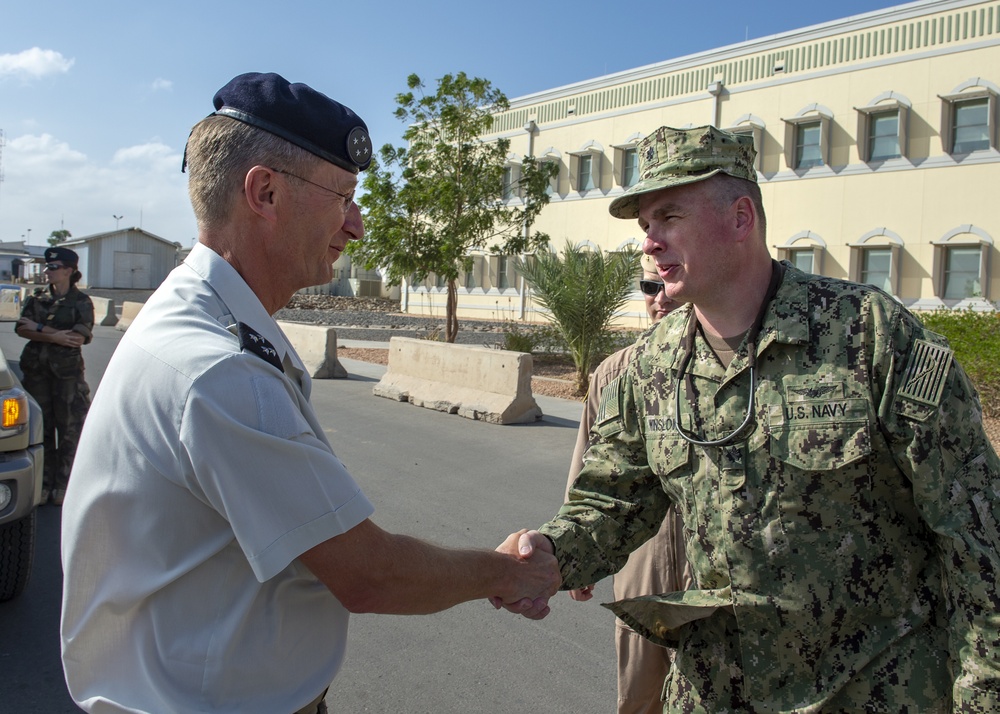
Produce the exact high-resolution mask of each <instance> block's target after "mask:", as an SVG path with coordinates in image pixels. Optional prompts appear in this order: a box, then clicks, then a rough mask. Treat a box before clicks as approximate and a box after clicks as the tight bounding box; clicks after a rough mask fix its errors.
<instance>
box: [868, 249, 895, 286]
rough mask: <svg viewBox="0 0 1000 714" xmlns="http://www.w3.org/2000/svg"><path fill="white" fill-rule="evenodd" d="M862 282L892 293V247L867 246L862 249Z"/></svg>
mask: <svg viewBox="0 0 1000 714" xmlns="http://www.w3.org/2000/svg"><path fill="white" fill-rule="evenodd" d="M861 282H862V283H865V284H867V285H874V286H875V287H877V288H880V289H882V290H885V291H886V292H887V293H892V249H891V248H865V249H864V250H863V251H862V259H861Z"/></svg>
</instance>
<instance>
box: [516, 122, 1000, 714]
mask: <svg viewBox="0 0 1000 714" xmlns="http://www.w3.org/2000/svg"><path fill="white" fill-rule="evenodd" d="M754 153H755V152H754V150H753V146H752V142H751V140H750V139H749V138H747V137H741V136H736V135H732V134H729V133H727V132H723V131H719V130H718V129H715V128H714V127H701V128H698V129H684V130H681V129H671V128H668V127H663V128H661V129H659V130H657V131H656V132H654V133H653V134H652V135H650V136H649V137H647V138H646V139H645V140H644V141H643V142H642V143H641V144H640V145H639V157H640V162H641V168H640V181H639V182H638V183H637V184H636V185H635V186H633V187H632V188H631V189H629V190H628V191H627V192H626V193H625V194H623V195H622V196H621V197H619V198H617V199H616V200H615V201H614V202H612V204H611V213H612V215H614V216H617V217H620V218H638V219H639V225H640V227H642V228H643V230H644V231H645V233H646V239H645V242H644V244H643V250H644V252H646V253H647V254H650V255H652V256H653V258H654V260H655V261H656V264H657V268H658V270H659V273H660V276H661V277H662V278H663V279H664V282H665V283H666V285H667V293H668V295H669V296H670V297H673V298H675V299H677V300H680V301H686V302H689V303H690V304H689V305H686V306H684V307H682V308H680V309H678V310H676V311H674V312H673V313H671V314H670V315H668V316H667V317H666V318H664V319H663V320H662V321H661V322H660V324H659V326H658V327H657V328H656V329H655V330H654V331H653V332H652V333H650V335H649V336H648V338H647V340H646V341H645V342H644V343H641V344H639V345H638V347H637V349H636V356H635V358H634V360H633V361H632V363H631V364H630V366H629V368H628V370H627V371H626V372H625V373H624V374H623V375H622V376H621V377H620V378H619V379H618V380H616V381H615V382H612V383H611V384H610V385H608V387H607V388H606V389H605V390H604V392H603V395H602V409H601V412H600V413H599V414H598V417H597V420H596V422H595V426H594V428H593V430H592V432H591V443H590V448H589V450H588V452H587V455H586V457H585V461H586V464H585V465H584V467H583V470H582V471H581V473H580V475H579V477H578V479H577V481H576V484H575V486H574V489H573V490H572V492H571V494H570V499H569V501H568V503H566V504H565V505H564V506H563V507H562V509H561V510H560V512H559V514H558V515H557V516H556V517H555V518H554V519H553V520H552V521H550V522H549V523H546V524H545V525H544V526H542V527H541V528H540V529H539V531H533V532H529V533H527V534H525V535H524V536H522V538H521V540H520V542H519V543H518V545H517V547H518V549H519V551H520V553H521V554H522V555H524V556H527V555H530V554H531V553H532V552H533V551H534V550H535V549H542V550H546V551H550V552H554V553H555V555H556V557H557V559H558V562H559V568H560V571H561V574H562V577H563V580H564V582H563V588H576V587H580V586H582V585H586V584H588V583H591V582H595V581H596V580H598V579H600V578H601V577H603V576H605V575H606V574H608V573H612V572H614V571H616V570H617V569H618V568H620V567H621V566H622V564H623V563H624V562H625V559H626V557H627V554H628V552H629V551H631V550H633V549H634V548H636V547H637V546H638V545H639V544H640V543H642V542H643V541H644V540H646V539H648V538H649V537H651V536H652V535H653V534H654V533H655V532H656V530H657V529H658V528H659V526H660V523H661V522H662V520H663V515H664V513H665V512H666V510H667V507H668V505H670V504H671V503H673V504H675V505H676V506H677V508H678V510H679V511H680V513H681V516H682V518H683V520H684V531H685V540H686V542H687V555H688V559H689V560H690V563H691V566H692V569H693V574H694V580H695V585H694V588H693V589H691V590H687V591H683V592H674V593H668V594H663V595H657V596H649V597H640V598H634V599H631V600H625V601H620V602H618V603H615V604H613V605H610V606H609V607H610V609H612V610H613V611H614V612H615V613H616V614H617V615H618V616H619V617H621V618H622V619H624V620H625V621H627V622H629V623H630V624H631V625H632V626H633V627H635V628H636V629H637V630H639V631H641V632H643V633H644V634H645V635H646V636H648V637H650V638H651V639H653V640H654V641H657V642H661V643H665V644H670V643H673V644H675V645H676V646H677V647H678V654H677V658H676V660H675V663H674V666H673V668H672V669H671V671H670V674H669V676H668V677H667V680H666V683H665V685H664V690H663V700H664V711H683V712H722V711H731V712H779V711H780V712H792V711H794V712H893V713H895V712H921V713H922V714H925V713H928V712H949V711H962V712H974V713H978V714H985V713H986V712H995V711H1000V657H998V653H1000V649H998V648H1000V632H998V630H1000V616H998V611H1000V596H998V592H997V580H998V572H1000V555H998V553H1000V536H998V520H1000V506H998V498H1000V461H998V458H997V455H996V453H995V452H994V450H993V449H992V447H991V446H990V444H989V442H988V440H987V438H986V436H985V434H984V432H983V426H982V416H981V409H980V405H979V399H978V395H977V394H976V391H975V389H974V388H973V386H972V384H971V383H970V382H969V379H968V377H967V376H966V374H965V372H964V371H963V370H962V368H961V367H960V366H959V365H958V364H957V363H956V362H955V361H954V359H953V355H952V351H951V350H950V349H949V347H948V345H947V342H946V341H945V340H944V338H942V337H941V336H939V335H936V334H934V333H932V332H929V331H927V330H926V329H924V328H923V326H922V325H921V323H920V322H919V321H918V320H917V319H916V318H915V317H914V316H913V315H911V314H910V313H909V312H908V311H907V310H906V309H904V308H903V307H902V306H901V305H900V304H899V303H898V302H897V301H896V300H894V299H893V298H892V297H891V296H889V295H886V294H885V293H883V292H882V291H880V290H878V289H876V288H873V287H871V286H868V285H857V284H854V283H849V282H845V281H842V280H834V279H831V278H825V277H820V276H816V275H808V274H805V273H802V272H800V271H798V270H796V269H795V268H794V267H792V266H791V265H789V264H787V263H781V264H778V263H775V262H773V261H772V260H771V258H770V255H769V253H768V251H767V247H766V244H765V242H764V238H765V230H764V228H765V226H764V213H763V209H762V207H761V202H760V191H759V188H758V186H757V184H756V172H755V171H754V168H753V157H754ZM546 608H547V605H546V603H545V601H543V600H536V601H534V602H531V603H529V602H527V601H523V602H521V603H517V604H514V605H511V606H509V607H508V609H512V610H515V611H520V612H522V614H525V615H526V616H528V617H539V616H544V614H545V611H546Z"/></svg>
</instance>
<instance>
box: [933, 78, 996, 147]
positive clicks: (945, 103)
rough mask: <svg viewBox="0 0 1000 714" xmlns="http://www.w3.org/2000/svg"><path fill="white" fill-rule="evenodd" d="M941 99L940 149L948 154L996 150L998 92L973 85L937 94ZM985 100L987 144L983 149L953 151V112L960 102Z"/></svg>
mask: <svg viewBox="0 0 1000 714" xmlns="http://www.w3.org/2000/svg"><path fill="white" fill-rule="evenodd" d="M938 98H939V99H940V100H941V150H942V151H943V152H944V153H946V154H948V155H957V156H967V155H968V154H971V153H975V152H976V151H990V150H994V151H995V150H997V149H998V148H1000V147H998V138H997V133H998V132H997V124H998V121H997V113H998V104H1000V100H998V94H997V92H996V91H994V90H993V89H991V88H990V87H982V86H975V87H973V88H970V89H967V90H965V91H962V92H956V93H953V94H939V95H938ZM984 99H985V100H986V131H987V140H988V143H987V146H986V148H984V149H974V150H973V151H967V152H966V151H963V152H961V153H957V154H956V152H955V112H956V111H957V109H958V107H959V106H961V105H962V104H968V103H970V102H976V101H982V100H984Z"/></svg>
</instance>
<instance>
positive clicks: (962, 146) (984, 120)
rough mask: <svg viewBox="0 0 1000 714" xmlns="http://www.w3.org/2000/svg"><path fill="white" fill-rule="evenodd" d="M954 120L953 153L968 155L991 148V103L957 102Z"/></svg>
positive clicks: (954, 105)
mask: <svg viewBox="0 0 1000 714" xmlns="http://www.w3.org/2000/svg"><path fill="white" fill-rule="evenodd" d="M952 109H953V111H954V114H953V118H952V132H953V133H952V153H954V154H968V153H969V152H971V151H979V150H980V149H988V148H990V122H989V101H988V100H987V99H986V98H985V97H983V98H982V99H973V100H971V101H968V102H955V103H954V104H953V105H952Z"/></svg>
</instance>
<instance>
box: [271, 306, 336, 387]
mask: <svg viewBox="0 0 1000 714" xmlns="http://www.w3.org/2000/svg"><path fill="white" fill-rule="evenodd" d="M278 326H279V327H280V328H281V331H282V332H284V333H285V337H287V338H288V341H289V342H291V343H292V347H294V348H295V352H296V353H297V354H298V355H299V359H301V360H302V364H303V365H304V366H305V368H306V372H308V373H309V376H310V377H312V378H313V379H346V378H347V370H346V369H344V366H343V365H342V364H341V363H340V362H339V361H338V360H337V331H336V330H334V329H333V328H332V327H324V326H322V325H303V324H302V323H299V322H285V321H284V320H278Z"/></svg>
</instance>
